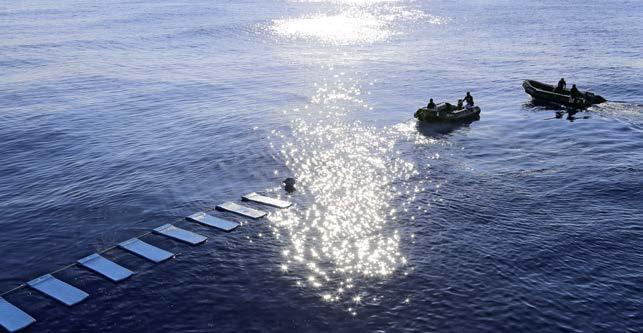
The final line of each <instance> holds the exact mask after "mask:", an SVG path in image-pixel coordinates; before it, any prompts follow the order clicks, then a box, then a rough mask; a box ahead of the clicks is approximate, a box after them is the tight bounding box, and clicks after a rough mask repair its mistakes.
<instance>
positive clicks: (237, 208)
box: [217, 201, 268, 219]
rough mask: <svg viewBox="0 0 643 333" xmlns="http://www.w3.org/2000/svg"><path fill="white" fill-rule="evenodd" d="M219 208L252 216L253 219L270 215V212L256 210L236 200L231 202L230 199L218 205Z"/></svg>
mask: <svg viewBox="0 0 643 333" xmlns="http://www.w3.org/2000/svg"><path fill="white" fill-rule="evenodd" d="M217 209H218V210H224V211H228V212H232V213H235V214H239V215H241V216H245V217H250V218H253V219H258V218H261V217H264V216H266V215H268V213H266V212H264V211H261V210H256V209H253V208H250V207H246V206H241V205H238V204H236V203H234V202H229V201H228V202H225V203H222V204H220V205H218V206H217Z"/></svg>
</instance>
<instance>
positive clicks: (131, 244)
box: [0, 193, 292, 332]
mask: <svg viewBox="0 0 643 333" xmlns="http://www.w3.org/2000/svg"><path fill="white" fill-rule="evenodd" d="M242 200H243V201H250V202H255V203H259V204H263V205H267V206H272V207H277V208H288V207H290V206H291V205H292V203H290V202H288V201H284V200H280V199H275V198H270V197H266V196H263V195H260V194H257V193H250V194H248V195H244V196H243V197H242ZM216 208H217V210H221V211H226V212H231V213H235V214H238V215H241V216H244V217H248V218H252V219H259V218H262V217H264V216H266V215H267V214H268V213H267V212H265V211H261V210H258V209H254V208H250V207H246V206H243V205H239V204H236V203H234V202H225V203H223V204H220V205H218V206H216ZM186 219H188V220H190V221H194V222H197V223H199V224H203V225H206V226H209V227H212V228H217V229H220V230H223V231H226V232H230V231H232V230H234V229H236V228H237V227H238V226H239V223H237V222H233V221H228V220H225V219H222V218H218V217H215V216H212V215H208V214H206V213H205V212H198V213H195V214H192V215H190V216H188V217H186ZM153 232H154V233H155V234H159V235H162V236H165V237H168V238H171V239H174V240H177V241H181V242H184V243H187V244H190V245H198V244H202V243H204V242H205V241H206V240H207V239H208V238H207V237H206V236H203V235H200V234H197V233H195V232H192V231H189V230H185V229H181V228H179V227H177V226H175V225H173V224H165V225H162V226H160V227H158V228H155V229H154V230H153ZM118 247H119V248H121V249H123V250H125V251H128V252H130V253H132V254H135V255H137V256H140V257H142V258H145V259H147V260H149V261H152V262H154V263H160V262H163V261H166V260H168V259H170V258H172V257H174V253H172V252H169V251H166V250H164V249H161V248H159V247H156V246H154V245H150V244H148V243H146V242H144V241H142V240H140V239H138V238H132V239H129V240H126V241H124V242H122V243H119V244H118ZM76 263H77V264H78V265H80V266H82V267H85V268H87V269H89V270H91V271H93V272H95V273H97V274H99V275H101V276H103V277H105V278H107V279H109V280H110V281H113V282H120V281H123V280H125V279H127V278H129V277H130V276H132V275H134V272H132V271H131V270H129V269H127V268H125V267H123V266H121V265H119V264H117V263H115V262H113V261H111V260H109V259H107V258H105V257H103V256H101V255H100V254H99V253H94V254H92V255H89V256H87V257H85V258H82V259H80V260H78V261H77V262H76ZM26 285H27V286H29V287H30V288H32V289H34V290H37V291H39V292H41V293H43V294H44V295H46V296H48V297H51V298H52V299H55V300H56V301H58V302H60V303H62V304H65V305H67V306H72V305H76V304H78V303H80V302H82V301H83V300H85V299H86V298H88V297H89V294H88V293H86V292H85V291H83V290H81V289H79V288H76V287H74V286H72V285H70V284H68V283H66V282H64V281H62V280H59V279H57V278H55V277H54V276H53V275H51V274H45V275H43V276H41V277H39V278H36V279H33V280H31V281H29V282H27V284H26ZM35 321H36V320H35V319H34V318H33V317H31V316H30V315H29V314H28V313H26V312H24V311H22V310H21V309H20V308H18V307H17V306H15V305H13V304H11V303H9V302H8V301H7V300H5V299H4V298H3V297H0V326H2V327H4V329H6V330H7V331H9V332H16V331H18V330H21V329H23V328H25V327H27V326H29V325H31V324H33V323H34V322H35Z"/></svg>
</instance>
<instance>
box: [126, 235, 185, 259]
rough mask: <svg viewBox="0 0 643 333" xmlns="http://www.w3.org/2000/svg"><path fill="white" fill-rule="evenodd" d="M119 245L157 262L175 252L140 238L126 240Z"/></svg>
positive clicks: (170, 256)
mask: <svg viewBox="0 0 643 333" xmlns="http://www.w3.org/2000/svg"><path fill="white" fill-rule="evenodd" d="M118 246H119V247H120V248H122V249H125V250H127V251H129V252H132V253H134V254H136V255H138V256H141V257H143V258H145V259H147V260H150V261H153V262H155V263H159V262H162V261H165V260H168V259H170V258H172V257H173V256H174V253H172V252H168V251H165V250H163V249H161V248H158V247H156V246H154V245H150V244H147V243H145V242H144V241H142V240H140V239H138V238H132V239H130V240H126V241H124V242H122V243H120V244H118Z"/></svg>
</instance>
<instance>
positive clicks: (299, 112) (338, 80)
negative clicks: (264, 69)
mask: <svg viewBox="0 0 643 333" xmlns="http://www.w3.org/2000/svg"><path fill="white" fill-rule="evenodd" d="M332 70H333V69H332V68H331V71H332ZM316 86H317V91H316V92H315V94H314V95H313V97H312V98H311V102H310V104H309V105H306V106H305V107H303V108H301V109H295V110H292V111H289V112H288V114H289V115H290V116H292V121H291V127H292V133H288V134H286V133H281V132H277V131H275V132H274V133H273V136H272V141H273V144H276V143H277V142H278V143H279V147H280V148H279V151H280V153H281V155H282V157H283V159H284V160H285V163H286V165H287V166H288V167H289V168H290V170H291V171H292V172H293V174H294V175H295V176H296V177H297V179H298V189H299V192H298V195H299V196H306V197H309V198H310V205H309V206H307V207H297V209H290V210H285V211H278V212H276V213H275V214H272V215H271V216H270V220H271V221H272V222H273V223H272V226H273V232H274V234H275V236H276V237H277V238H280V239H286V241H287V242H288V243H289V244H287V248H286V249H285V250H283V251H282V256H283V265H282V270H283V271H284V272H285V271H286V270H289V271H290V272H294V271H293V270H299V271H300V270H302V269H303V270H304V271H305V272H306V273H305V277H302V280H301V281H300V282H299V283H298V285H300V286H307V287H309V288H312V289H313V290H318V292H319V295H320V297H321V299H322V300H324V301H327V302H342V301H343V302H345V303H346V304H352V306H353V307H354V306H355V305H356V304H359V303H360V302H361V301H362V296H360V294H359V293H360V291H359V290H357V285H356V283H357V282H356V281H360V282H361V283H364V281H368V280H371V279H382V278H384V277H387V276H389V275H391V274H392V273H393V272H395V271H396V270H397V269H399V268H400V267H401V266H404V265H406V263H407V260H406V258H405V257H404V254H403V253H402V252H401V251H400V242H401V238H402V237H401V235H400V232H399V231H398V230H397V225H396V218H397V214H398V212H399V211H407V210H408V204H409V203H410V202H411V201H407V202H405V203H402V204H400V203H399V202H398V203H395V201H396V200H395V199H396V198H399V197H400V196H401V195H409V194H411V195H412V194H413V193H415V192H414V191H419V190H420V189H419V188H418V187H417V186H416V185H405V184H408V183H409V182H407V180H408V179H409V178H410V177H412V176H414V175H416V174H417V171H416V168H415V165H414V164H413V163H410V162H408V161H405V160H404V159H403V158H401V157H400V153H399V152H398V151H397V150H396V144H397V143H398V141H399V136H401V135H405V134H404V131H403V130H400V129H399V128H396V127H393V128H384V129H378V128H375V127H370V126H366V125H364V124H362V123H360V122H350V121H348V117H347V115H348V114H349V113H350V112H358V111H359V110H369V109H370V107H369V106H368V104H367V103H366V102H365V101H364V100H362V99H361V98H360V96H361V95H362V91H361V88H360V86H361V84H360V83H358V82H357V81H356V80H354V79H352V78H346V77H345V76H344V75H343V73H338V74H337V75H334V76H333V78H332V82H321V83H318V84H316ZM409 186H411V187H409ZM407 187H409V188H407ZM350 312H351V313H353V311H352V310H351V311H350Z"/></svg>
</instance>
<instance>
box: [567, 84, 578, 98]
mask: <svg viewBox="0 0 643 333" xmlns="http://www.w3.org/2000/svg"><path fill="white" fill-rule="evenodd" d="M569 93H570V95H571V96H572V98H573V99H576V98H577V97H580V91H578V88H576V85H575V84H572V89H570V90H569Z"/></svg>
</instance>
